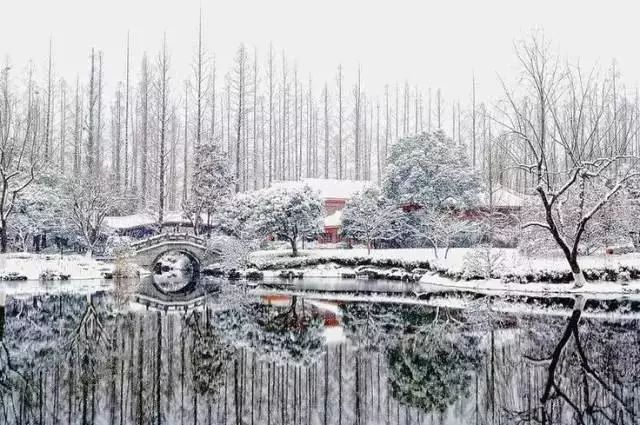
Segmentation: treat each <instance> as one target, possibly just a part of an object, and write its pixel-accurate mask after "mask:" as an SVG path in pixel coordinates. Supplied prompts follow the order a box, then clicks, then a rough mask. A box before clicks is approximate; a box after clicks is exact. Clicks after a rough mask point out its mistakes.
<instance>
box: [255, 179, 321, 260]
mask: <svg viewBox="0 0 640 425" xmlns="http://www.w3.org/2000/svg"><path fill="white" fill-rule="evenodd" d="M256 196H257V201H256V205H255V211H254V214H253V220H255V224H256V227H257V228H258V229H261V230H262V231H263V232H264V233H266V234H271V235H273V236H275V237H277V238H279V239H283V240H286V241H288V242H289V243H290V244H291V250H292V254H293V256H294V257H295V256H297V255H298V241H299V240H300V239H302V238H305V239H309V238H313V237H315V236H317V235H318V234H320V233H321V232H322V226H323V221H322V201H321V200H320V196H319V195H318V193H316V192H314V191H313V190H311V188H309V186H304V187H288V188H280V187H278V188H271V189H265V190H262V191H260V193H259V194H257V195H256Z"/></svg>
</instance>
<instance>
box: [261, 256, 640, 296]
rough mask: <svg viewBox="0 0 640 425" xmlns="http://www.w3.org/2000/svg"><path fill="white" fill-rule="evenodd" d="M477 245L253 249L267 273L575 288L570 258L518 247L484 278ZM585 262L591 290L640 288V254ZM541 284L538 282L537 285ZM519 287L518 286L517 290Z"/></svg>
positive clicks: (583, 259) (500, 287)
mask: <svg viewBox="0 0 640 425" xmlns="http://www.w3.org/2000/svg"><path fill="white" fill-rule="evenodd" d="M473 253H474V250H473V249H472V248H453V249H451V250H450V251H449V254H448V255H447V258H441V257H440V258H436V256H435V254H434V251H433V250H432V249H425V248H416V249H379V250H372V251H371V253H370V254H369V255H367V251H366V249H364V248H361V249H314V250H302V251H301V252H300V255H299V256H298V257H291V256H290V251H287V250H274V251H258V252H255V253H253V255H252V258H251V259H252V262H253V265H254V266H255V267H256V268H258V269H260V270H264V271H265V276H277V275H278V272H279V271H280V270H286V269H297V270H300V271H302V273H303V274H304V276H305V277H327V278H337V277H341V276H345V273H348V272H349V271H350V270H351V271H353V270H354V268H356V267H359V266H373V267H378V268H383V269H384V268H387V269H389V268H401V269H404V270H406V271H407V272H411V270H415V269H423V270H428V271H430V272H431V273H429V274H426V275H424V276H423V277H422V279H423V282H425V283H431V284H438V285H441V286H449V287H453V288H474V289H479V288H482V287H485V288H486V289H487V290H502V291H505V290H508V291H514V290H519V289H520V288H521V287H522V284H527V285H526V286H527V289H528V290H533V291H538V292H539V291H548V290H552V291H560V292H566V291H567V290H569V289H571V288H572V284H571V282H572V274H571V271H570V270H569V267H568V265H567V262H566V260H564V258H561V257H527V256H524V255H522V254H520V253H519V252H518V251H517V250H515V249H494V250H492V251H491V255H492V256H494V257H496V258H499V261H496V263H499V264H497V265H496V266H495V270H492V277H493V278H492V279H482V278H481V276H478V275H477V272H475V271H473V270H470V267H469V264H468V261H467V259H468V258H469V257H470V256H471V255H472V254H473ZM579 261H580V264H581V266H582V268H583V270H584V273H585V276H586V278H587V280H588V281H589V283H588V284H587V288H589V289H587V291H591V288H594V287H595V288H597V289H598V291H609V292H615V293H619V294H622V293H629V292H633V291H635V290H636V289H637V285H638V284H637V282H636V281H640V253H635V252H634V253H626V254H616V255H606V254H599V255H590V256H584V257H581V258H580V260H579ZM533 284H535V285H533ZM516 288H518V289H516Z"/></svg>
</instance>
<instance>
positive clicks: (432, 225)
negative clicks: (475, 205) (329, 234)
mask: <svg viewBox="0 0 640 425" xmlns="http://www.w3.org/2000/svg"><path fill="white" fill-rule="evenodd" d="M409 226H410V228H411V232H412V234H413V237H414V238H415V239H416V240H418V241H424V242H427V243H428V244H429V245H431V246H432V247H433V252H434V254H435V256H436V258H438V256H439V249H441V248H442V249H444V258H447V255H448V254H449V249H450V248H451V247H452V246H453V243H454V242H455V241H456V240H458V239H460V238H462V237H467V238H468V237H471V236H473V235H475V234H476V233H477V230H478V226H477V224H476V223H473V222H471V221H469V220H467V219H465V218H464V217H460V216H458V215H457V214H456V213H455V212H454V211H451V210H437V209H421V210H418V211H415V212H414V213H412V217H411V220H410V225H409Z"/></svg>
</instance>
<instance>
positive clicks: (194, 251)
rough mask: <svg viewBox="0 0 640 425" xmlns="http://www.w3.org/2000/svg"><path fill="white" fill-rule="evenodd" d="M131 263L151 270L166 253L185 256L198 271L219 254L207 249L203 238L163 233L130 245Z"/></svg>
mask: <svg viewBox="0 0 640 425" xmlns="http://www.w3.org/2000/svg"><path fill="white" fill-rule="evenodd" d="M131 250H132V254H131V257H130V259H131V261H133V262H134V263H136V264H138V265H140V266H143V267H146V268H149V269H152V268H153V266H154V265H155V264H156V263H157V262H158V260H159V259H160V257H162V256H163V255H164V254H166V253H168V252H179V253H181V254H184V255H186V256H187V257H188V258H189V260H191V263H192V264H193V265H194V267H196V268H197V269H198V270H199V269H200V266H204V265H207V264H211V263H213V262H215V261H216V260H217V259H218V258H219V257H220V253H219V252H218V251H215V250H211V249H207V244H206V241H205V240H204V239H203V238H200V237H198V236H194V235H191V234H188V233H163V234H160V235H156V236H152V237H150V238H148V239H144V240H141V241H138V242H134V243H132V244H131Z"/></svg>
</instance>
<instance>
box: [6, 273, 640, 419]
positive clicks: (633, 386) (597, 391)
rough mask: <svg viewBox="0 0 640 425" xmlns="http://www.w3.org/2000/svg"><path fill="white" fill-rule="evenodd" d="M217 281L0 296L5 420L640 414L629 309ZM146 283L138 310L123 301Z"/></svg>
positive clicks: (637, 355)
mask: <svg viewBox="0 0 640 425" xmlns="http://www.w3.org/2000/svg"><path fill="white" fill-rule="evenodd" d="M200 283H202V282H200ZM199 287H200V288H201V289H202V288H214V289H215V285H212V286H210V287H207V286H206V285H204V286H202V285H200V286H199ZM223 288H224V289H223V290H222V291H221V292H213V293H207V291H206V290H204V291H201V292H198V293H194V295H193V297H191V298H190V297H189V294H181V298H180V303H181V304H180V305H179V306H176V305H172V304H171V302H170V298H163V299H161V300H158V301H157V303H155V304H154V303H152V302H151V301H149V300H150V297H151V296H152V294H153V291H148V292H145V288H141V287H133V286H132V285H130V284H128V283H126V282H125V283H121V284H119V285H116V290H114V291H110V292H105V293H95V294H93V295H90V296H84V295H83V296H76V295H71V294H63V295H48V296H47V295H39V296H36V297H23V298H10V299H9V300H8V302H7V305H6V308H5V310H4V314H3V315H2V316H0V317H3V318H4V320H3V322H2V327H1V329H2V347H1V349H0V402H1V404H0V423H3V424H4V423H6V424H84V423H87V424H94V423H95V424H225V423H229V424H241V423H242V424H269V425H271V424H274V425H275V424H309V425H312V424H340V425H342V424H345V425H347V424H349V425H351V424H356V425H360V424H516V423H558V424H560V423H561V424H574V423H588V424H600V423H614V424H633V423H639V422H640V419H639V418H638V416H637V415H638V413H639V412H640V404H639V403H638V395H639V392H640V338H639V336H640V334H639V332H638V321H637V320H636V319H632V318H629V319H620V318H619V319H616V320H615V321H613V320H603V319H597V320H596V319H592V318H588V317H586V316H585V317H581V316H580V311H576V312H574V314H573V315H571V316H570V317H569V316H568V315H565V316H549V315H525V314H500V313H496V312H493V311H492V310H491V309H490V308H489V307H488V306H487V304H486V303H483V301H482V300H479V301H478V302H477V304H475V305H474V306H473V308H469V309H466V310H449V309H445V308H439V309H436V308H431V307H426V306H420V305H407V304H394V303H364V302H361V303H353V302H328V301H322V302H318V301H314V300H312V299H310V298H304V297H296V298H292V297H288V296H284V295H277V294H274V295H273V296H263V297H257V296H252V295H250V294H246V293H245V290H244V288H240V287H235V288H234V287H233V286H230V285H225V286H224V287H223ZM147 289H148V288H147ZM141 293H145V294H146V295H145V297H144V298H143V299H144V300H146V302H147V304H150V307H149V308H148V309H147V308H146V307H144V306H142V305H141V304H139V303H136V302H134V301H133V300H134V299H136V294H141ZM191 302H193V303H194V304H196V303H202V304H203V305H201V306H200V307H197V308H191V305H190V304H189V303H191ZM165 309H166V310H167V311H165ZM566 312H567V313H568V314H570V313H571V309H568V310H566ZM622 317H625V316H624V315H623V316H622ZM628 317H631V315H630V314H629V315H628ZM327 338H328V340H327Z"/></svg>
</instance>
